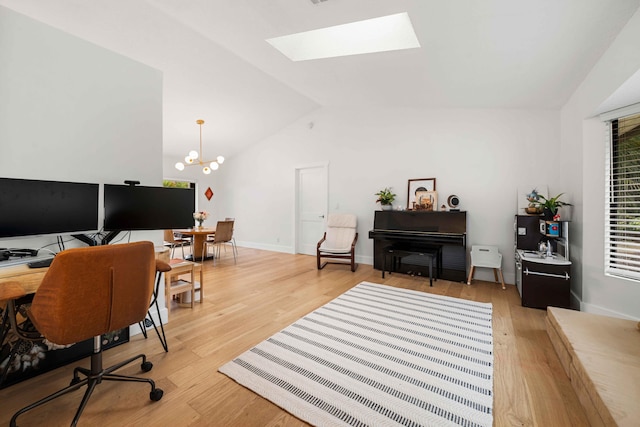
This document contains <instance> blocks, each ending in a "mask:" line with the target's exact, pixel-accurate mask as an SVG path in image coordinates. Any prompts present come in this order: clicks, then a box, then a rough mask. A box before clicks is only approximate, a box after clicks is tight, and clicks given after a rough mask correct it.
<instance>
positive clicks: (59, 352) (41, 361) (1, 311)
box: [0, 264, 129, 389]
mask: <svg viewBox="0 0 640 427" xmlns="http://www.w3.org/2000/svg"><path fill="white" fill-rule="evenodd" d="M47 270H48V268H46V267H45V268H37V269H33V268H29V267H28V266H27V265H26V264H22V265H16V266H12V267H3V268H0V317H1V318H0V354H2V357H0V365H2V364H3V363H5V362H6V361H7V359H8V358H9V357H11V360H12V363H11V364H8V363H7V364H6V365H4V367H3V368H0V389H2V388H5V387H8V386H10V385H12V384H15V383H18V382H20V381H24V380H26V379H28V378H31V377H34V376H36V375H40V374H42V373H45V372H47V371H49V370H51V369H55V368H58V367H60V366H63V365H66V364H68V363H71V362H75V361H77V360H80V359H83V358H85V357H87V356H89V355H91V353H92V352H93V339H92V338H90V339H88V340H86V341H82V342H79V343H76V344H74V345H72V346H70V347H68V348H62V349H48V347H47V345H46V344H45V343H44V338H43V339H42V340H37V341H26V340H22V339H21V338H18V337H17V336H15V334H14V333H13V332H12V331H11V330H10V327H9V325H8V322H9V317H8V312H9V310H8V307H7V305H8V304H9V303H10V304H15V306H16V308H17V307H19V306H20V305H21V304H24V303H28V302H29V301H30V295H33V294H35V293H36V291H37V290H38V287H39V286H40V283H42V279H43V278H44V276H45V274H46V273H47ZM16 321H17V322H18V324H23V323H25V322H27V321H28V320H27V319H26V318H24V317H23V316H22V315H20V314H17V315H16ZM102 337H103V342H105V340H106V342H107V344H106V345H104V346H103V348H104V349H108V348H112V347H115V346H117V345H119V344H124V343H125V342H128V341H129V328H128V327H127V328H123V329H120V330H118V331H113V332H109V333H108V334H104V335H103V336H102Z"/></svg>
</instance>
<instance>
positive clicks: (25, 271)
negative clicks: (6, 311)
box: [0, 264, 48, 301]
mask: <svg viewBox="0 0 640 427" xmlns="http://www.w3.org/2000/svg"><path fill="white" fill-rule="evenodd" d="M47 270H48V268H46V267H45V268H29V267H28V266H27V265H26V264H23V265H15V266H12V267H4V268H1V269H0V301H2V300H5V299H13V298H17V297H19V296H23V295H28V294H33V293H35V292H36V290H37V289H38V286H40V283H41V282H42V278H43V277H44V275H45V273H46V272H47ZM16 282H17V283H19V286H20V287H21V288H22V290H23V294H22V295H17V293H19V290H18V289H17V288H16V285H15V283H16Z"/></svg>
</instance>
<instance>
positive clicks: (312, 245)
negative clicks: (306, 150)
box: [296, 164, 329, 255]
mask: <svg viewBox="0 0 640 427" xmlns="http://www.w3.org/2000/svg"><path fill="white" fill-rule="evenodd" d="M328 169H329V167H328V165H327V164H323V165H317V166H305V167H301V168H296V253H300V254H307V255H315V254H316V246H317V244H318V240H320V239H321V238H322V234H323V233H324V229H325V220H326V216H327V205H328V193H329V191H328Z"/></svg>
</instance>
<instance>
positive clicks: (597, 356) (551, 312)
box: [546, 307, 640, 426]
mask: <svg viewBox="0 0 640 427" xmlns="http://www.w3.org/2000/svg"><path fill="white" fill-rule="evenodd" d="M546 323H547V333H548V334H549V338H550V339H551V343H552V344H553V347H554V348H555V350H556V353H557V354H558V357H559V359H560V362H561V363H562V366H563V368H564V371H565V372H566V373H567V375H568V376H569V378H570V379H571V384H572V386H573V389H574V390H575V392H576V395H577V396H578V398H579V400H580V403H582V406H583V407H584V410H585V413H586V414H587V417H588V418H589V421H590V422H591V425H592V426H637V425H640V330H638V328H637V322H636V321H633V320H626V319H618V318H614V317H607V316H601V315H597V314H591V313H584V312H580V311H574V310H567V309H563V308H556V307H548V309H547V319H546Z"/></svg>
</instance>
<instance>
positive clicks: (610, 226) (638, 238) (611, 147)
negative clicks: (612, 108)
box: [605, 110, 640, 280]
mask: <svg viewBox="0 0 640 427" xmlns="http://www.w3.org/2000/svg"><path fill="white" fill-rule="evenodd" d="M626 112H628V110H627V111H626ZM607 134H608V138H607V139H608V142H609V144H608V150H607V156H606V175H607V186H606V191H605V197H606V210H605V273H606V274H610V275H614V276H620V277H625V278H629V279H634V280H640V114H639V113H636V114H632V115H627V116H624V117H617V118H613V119H610V120H607Z"/></svg>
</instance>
